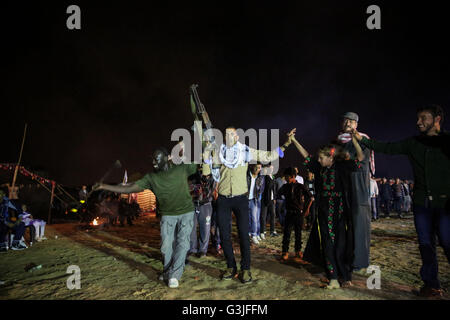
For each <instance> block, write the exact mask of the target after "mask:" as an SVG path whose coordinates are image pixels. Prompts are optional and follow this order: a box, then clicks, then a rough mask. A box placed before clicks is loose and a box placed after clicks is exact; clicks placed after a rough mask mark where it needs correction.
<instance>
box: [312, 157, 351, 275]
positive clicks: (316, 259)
mask: <svg viewBox="0 0 450 320" xmlns="http://www.w3.org/2000/svg"><path fill="white" fill-rule="evenodd" d="M333 166H334V168H335V175H336V177H335V179H336V185H339V191H341V192H342V193H343V207H344V210H343V213H342V214H343V219H344V223H345V226H346V228H345V235H342V234H341V235H339V236H337V237H339V238H340V241H341V240H342V241H345V252H344V257H343V260H344V261H345V263H346V264H347V265H348V267H349V271H351V270H352V264H353V259H354V247H355V245H354V232H353V218H352V207H351V202H352V199H351V196H352V192H351V174H352V173H353V172H354V171H355V170H357V166H356V165H355V162H354V161H353V160H346V161H338V162H336V163H335V164H334V165H333ZM307 167H308V170H310V171H311V172H313V173H314V176H315V181H316V190H317V191H316V201H317V203H318V205H317V207H318V214H317V217H316V219H315V221H314V222H313V225H312V228H311V233H310V235H309V239H308V242H307V245H306V248H305V251H304V254H303V259H304V260H305V261H308V262H311V263H313V264H315V265H318V266H321V267H324V268H325V269H326V264H325V259H324V241H323V239H325V235H324V232H326V227H324V226H326V224H327V222H326V221H325V220H326V216H327V214H328V213H327V212H323V211H324V208H328V205H327V201H328V198H326V197H324V195H323V192H324V191H323V190H324V187H323V179H322V176H321V172H322V170H323V169H322V167H321V166H320V164H319V163H318V162H317V160H315V159H313V160H312V161H310V162H309V163H308V164H307Z"/></svg>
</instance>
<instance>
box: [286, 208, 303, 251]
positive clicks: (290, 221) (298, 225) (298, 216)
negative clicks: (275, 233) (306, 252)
mask: <svg viewBox="0 0 450 320" xmlns="http://www.w3.org/2000/svg"><path fill="white" fill-rule="evenodd" d="M302 226H303V213H301V212H299V211H287V213H286V220H285V222H284V230H283V245H282V246H283V248H282V251H283V253H284V252H289V242H290V241H291V232H292V229H294V234H295V245H294V247H295V252H299V251H301V250H302Z"/></svg>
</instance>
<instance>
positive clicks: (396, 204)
mask: <svg viewBox="0 0 450 320" xmlns="http://www.w3.org/2000/svg"><path fill="white" fill-rule="evenodd" d="M402 205H403V197H399V198H394V210H395V212H397V214H398V215H399V216H400V215H401V214H402Z"/></svg>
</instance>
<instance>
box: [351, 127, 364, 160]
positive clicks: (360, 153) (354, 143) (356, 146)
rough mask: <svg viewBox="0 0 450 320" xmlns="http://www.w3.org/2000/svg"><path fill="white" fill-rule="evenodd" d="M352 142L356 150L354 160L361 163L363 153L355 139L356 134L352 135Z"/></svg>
mask: <svg viewBox="0 0 450 320" xmlns="http://www.w3.org/2000/svg"><path fill="white" fill-rule="evenodd" d="M352 142H353V145H354V146H355V149H356V158H357V159H358V161H363V160H364V152H363V150H362V149H361V146H360V145H359V143H358V139H357V137H356V134H355V133H354V134H352Z"/></svg>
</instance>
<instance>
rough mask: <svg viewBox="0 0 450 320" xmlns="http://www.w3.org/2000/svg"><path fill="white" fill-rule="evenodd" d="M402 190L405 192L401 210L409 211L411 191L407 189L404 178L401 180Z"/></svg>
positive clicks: (407, 184) (406, 181) (407, 185)
mask: <svg viewBox="0 0 450 320" xmlns="http://www.w3.org/2000/svg"><path fill="white" fill-rule="evenodd" d="M403 191H404V193H405V197H404V199H403V212H405V213H409V212H410V211H411V202H412V199H411V192H410V190H409V182H408V180H405V181H404V182H403Z"/></svg>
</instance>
